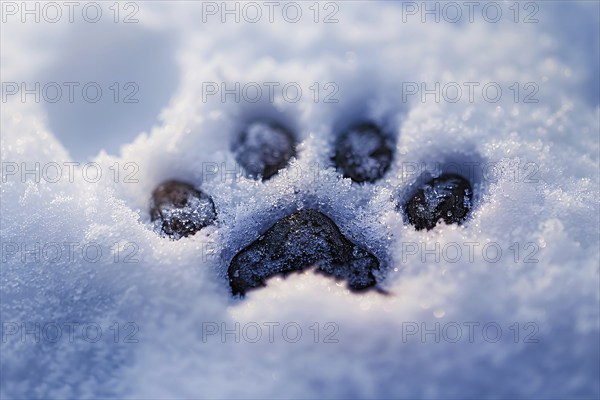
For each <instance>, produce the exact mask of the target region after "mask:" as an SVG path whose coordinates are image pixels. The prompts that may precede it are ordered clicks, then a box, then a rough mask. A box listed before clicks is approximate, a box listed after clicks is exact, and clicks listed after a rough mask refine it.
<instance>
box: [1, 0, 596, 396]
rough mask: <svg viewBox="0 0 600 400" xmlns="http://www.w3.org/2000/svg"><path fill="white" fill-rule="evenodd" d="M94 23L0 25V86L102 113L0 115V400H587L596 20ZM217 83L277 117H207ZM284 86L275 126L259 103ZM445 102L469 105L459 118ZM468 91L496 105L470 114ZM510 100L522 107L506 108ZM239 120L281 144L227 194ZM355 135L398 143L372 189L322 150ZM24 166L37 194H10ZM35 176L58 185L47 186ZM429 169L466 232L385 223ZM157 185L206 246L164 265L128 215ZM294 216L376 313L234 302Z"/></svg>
mask: <svg viewBox="0 0 600 400" xmlns="http://www.w3.org/2000/svg"><path fill="white" fill-rule="evenodd" d="M102 4H103V7H105V9H104V14H103V15H104V16H105V18H103V20H102V21H100V22H99V23H96V24H91V23H87V22H85V21H83V20H81V19H80V18H79V19H78V20H76V21H75V22H74V23H69V22H65V21H61V22H60V23H56V24H52V23H47V22H44V21H41V22H40V23H21V22H20V21H19V19H18V18H17V19H9V21H8V22H7V23H3V24H2V35H1V36H2V38H1V45H2V55H1V62H2V82H3V83H4V82H13V81H14V82H22V81H26V82H28V84H30V85H32V84H33V82H36V81H37V82H42V83H43V82H49V81H56V82H67V81H71V80H72V81H78V82H82V83H85V82H89V81H95V82H98V84H100V85H101V87H102V88H103V89H104V97H103V98H102V100H101V101H100V102H98V103H93V104H91V103H87V102H85V101H83V100H82V99H81V92H76V93H78V96H79V97H78V98H77V101H75V102H74V103H73V104H70V103H69V102H68V101H66V100H64V99H63V100H61V101H60V102H58V103H57V104H52V103H49V102H47V101H40V102H35V101H33V100H32V99H33V97H32V96H29V97H28V99H29V100H28V101H25V102H21V101H20V96H19V95H15V96H9V97H8V100H7V101H4V100H3V103H2V115H1V124H2V144H1V159H2V163H3V178H6V179H3V180H2V183H1V185H2V186H1V191H2V203H1V214H2V215H1V235H2V264H1V278H0V290H1V291H0V293H1V309H0V310H1V316H0V319H1V322H2V335H3V336H2V343H1V356H2V357H1V367H2V373H1V374H0V375H1V378H0V384H1V385H0V395H1V397H2V398H5V397H6V398H98V397H118V398H282V397H285V398H415V397H420V398H482V397H493V398H500V397H502V398H506V397H516V398H525V397H535V398H550V397H552V398H557V397H560V398H563V397H564V398H566V397H569V398H576V397H586V398H589V397H594V398H595V397H598V396H600V387H599V380H598V376H599V375H600V367H599V362H598V361H599V358H600V345H599V334H600V320H599V301H600V289H599V284H600V282H599V265H598V264H599V260H600V254H599V240H600V232H599V226H600V217H599V216H600V210H599V204H598V198H599V195H600V193H599V189H600V186H599V183H600V179H599V172H598V171H599V137H598V135H599V130H600V127H599V118H600V107H599V103H600V101H599V97H598V92H599V88H598V65H599V62H598V57H599V55H598V46H599V45H598V40H599V39H598V37H599V35H598V34H597V33H598V29H599V24H600V22H599V9H598V8H599V6H598V3H594V2H581V3H576V2H539V3H537V4H538V6H539V12H538V14H537V18H538V19H539V22H538V23H529V24H526V23H514V22H513V21H512V20H511V18H512V14H511V11H510V9H509V7H510V5H511V4H512V3H510V4H509V3H503V2H502V3H500V2H498V4H502V7H503V11H504V14H503V19H502V20H501V21H499V22H497V23H490V22H486V21H485V20H484V19H482V18H481V15H480V14H475V21H474V22H473V23H471V22H469V21H468V20H465V19H464V18H463V19H462V20H461V21H460V23H448V22H445V21H440V22H439V23H436V22H434V21H428V22H426V23H422V22H421V20H420V18H419V16H418V15H417V16H407V15H406V14H403V10H404V8H403V5H402V4H401V3H392V2H377V3H368V4H367V3H366V2H360V1H354V2H343V3H336V4H337V5H338V6H339V11H338V13H337V14H336V17H337V18H338V20H339V22H337V23H331V24H325V23H322V22H319V23H315V22H314V20H313V15H312V11H311V10H310V9H309V8H308V7H309V6H310V4H309V3H304V2H302V3H299V4H301V6H302V10H303V15H304V16H306V17H305V18H302V19H301V20H300V21H299V22H298V23H290V22H287V21H285V20H284V19H282V18H281V17H279V16H280V14H275V16H276V18H275V21H274V22H273V23H270V22H269V21H268V20H265V19H263V20H261V21H259V22H258V23H249V22H246V21H244V20H243V19H242V20H241V21H240V22H239V23H235V22H233V21H230V22H228V23H222V22H221V20H220V18H219V15H217V16H210V15H207V14H206V13H204V14H203V9H202V5H201V3H192V2H176V3H175V4H173V3H169V4H167V3H166V2H138V3H136V4H138V6H139V12H138V13H137V14H136V17H137V18H138V19H139V22H138V23H134V24H121V23H114V22H113V21H112V19H111V18H112V13H111V11H110V10H108V7H109V4H108V3H102ZM311 4H312V3H311ZM323 5H324V3H321V6H323ZM121 11H122V12H125V11H128V10H121ZM129 11H130V10H129ZM328 11H330V10H328V9H324V8H321V14H320V18H321V20H322V18H324V17H325V15H326V14H327V13H328ZM527 11H528V10H523V9H521V12H522V15H521V17H523V14H524V13H526V12H527ZM121 17H123V15H121ZM203 17H206V22H203ZM403 17H406V20H407V21H406V22H401V21H403ZM11 18H13V17H11ZM263 18H266V17H263ZM124 38H133V39H130V40H129V41H127V40H125V39H124ZM95 43H101V45H96V44H95ZM115 81H117V82H119V83H120V85H121V86H120V88H121V90H122V92H121V94H120V95H121V96H123V95H124V94H125V92H123V90H125V89H124V86H123V85H124V84H125V83H126V82H130V81H132V82H137V84H138V86H139V92H138V94H137V95H136V96H137V98H138V99H139V102H138V103H132V104H129V103H123V102H118V103H117V104H115V103H114V102H112V101H113V100H112V95H113V92H111V90H110V89H109V86H110V85H111V84H112V83H113V82H115ZM222 82H226V83H227V87H226V89H232V88H234V83H235V82H240V87H243V86H244V84H248V83H252V82H257V83H259V84H260V83H263V82H279V83H280V86H279V87H277V88H276V90H275V91H274V98H273V99H272V100H273V101H270V99H269V98H268V96H267V93H268V91H267V90H266V88H264V87H263V96H262V97H261V98H260V100H259V101H257V102H254V103H252V102H248V101H239V102H236V101H235V100H234V95H228V96H226V98H225V99H224V100H225V101H223V99H222V97H221V95H222V93H221V87H220V84H221V83H222ZM290 82H293V83H297V85H298V86H299V87H300V88H301V89H302V96H301V98H300V99H299V100H298V101H297V102H292V101H289V100H290V99H289V96H293V93H294V92H293V90H292V89H290V91H289V94H285V93H284V92H282V90H281V88H282V87H283V86H284V85H285V84H286V83H290ZM411 82H416V83H418V84H420V83H421V82H426V83H427V89H431V88H433V87H434V83H435V82H440V83H441V85H442V86H443V84H444V83H447V82H457V83H459V85H460V86H461V87H462V88H463V96H462V97H461V99H460V100H459V101H457V102H455V103H452V102H449V101H444V100H443V99H442V100H440V101H439V102H436V101H434V100H435V99H434V96H433V95H428V96H427V97H426V98H425V101H422V100H421V95H422V92H421V91H419V93H417V94H415V95H406V93H407V92H406V90H402V89H403V88H404V89H408V87H407V85H406V84H407V83H411ZM465 82H480V83H481V85H480V86H479V87H478V88H477V89H476V90H475V91H474V96H475V98H474V100H473V101H472V102H471V101H469V98H468V96H467V91H466V87H465V86H464V85H463V83H465ZM489 82H496V83H497V84H498V85H500V87H501V88H502V90H503V95H502V97H501V99H500V100H499V101H498V102H490V101H486V100H485V99H484V98H483V96H482V92H481V90H480V88H481V87H482V86H483V85H485V84H486V83H489ZM514 82H518V83H519V87H520V92H519V100H520V101H519V102H517V103H515V101H514V90H511V89H510V86H511V85H513V84H514ZM528 82H533V83H535V84H537V85H538V88H539V90H538V91H537V93H536V94H535V96H534V97H535V98H536V99H538V100H539V102H537V103H525V102H523V99H524V98H525V96H526V95H527V94H529V93H531V92H532V89H531V87H529V88H526V87H525V84H527V83H528ZM207 83H216V85H217V88H218V93H217V94H215V95H208V94H207V89H208V87H207ZM315 83H318V84H319V85H318V88H319V100H318V101H317V102H315V97H314V95H315V90H314V89H310V88H311V87H313V88H314V87H315V86H313V85H314V84H315ZM327 83H332V84H333V85H330V86H327V87H326V86H325V85H326V84H327ZM403 84H404V86H403ZM29 87H32V86H28V88H29ZM211 88H214V87H212V86H211ZM411 88H413V87H412V86H411ZM3 90H4V88H3ZM65 93H66V92H65ZM127 93H129V92H127ZM492 93H493V92H492V90H490V95H491V94H492ZM4 94H5V93H3V95H4ZM328 95H329V96H330V99H337V100H338V102H337V103H332V102H325V97H326V96H328ZM286 96H288V98H286ZM448 96H451V95H450V92H448ZM111 102H112V103H111ZM259 118H261V119H264V120H269V121H275V122H277V123H279V124H281V125H282V126H285V127H287V128H289V129H290V131H291V132H294V135H295V138H296V139H297V140H298V146H297V149H296V150H297V154H296V156H295V157H294V158H292V159H291V160H290V163H289V165H288V167H287V168H286V169H285V170H284V171H283V172H282V173H280V174H279V175H275V176H273V177H272V178H270V179H269V180H268V181H265V182H261V181H257V180H254V179H250V178H246V177H245V176H244V174H243V171H242V170H241V169H240V168H239V166H237V165H236V163H235V156H234V154H233V153H232V152H231V150H230V148H231V143H232V140H234V137H235V135H238V134H239V132H240V131H241V129H242V128H243V127H244V126H246V125H247V124H248V123H249V122H251V121H255V120H257V119H259ZM364 120H368V121H373V122H374V123H376V124H378V125H380V126H381V127H382V130H383V131H385V132H389V133H390V134H391V135H395V137H396V139H395V154H394V159H393V161H392V164H391V166H390V168H389V170H388V171H387V172H386V174H385V175H384V177H383V178H382V179H381V180H379V181H377V182H375V183H373V184H356V183H352V182H351V181H350V180H349V179H341V178H340V176H339V173H338V172H337V171H336V169H335V167H334V166H333V165H332V164H331V156H332V155H333V154H334V148H333V146H334V143H335V137H336V134H337V133H338V132H340V131H341V130H342V129H344V128H346V127H348V126H350V125H352V124H353V123H356V122H357V121H364ZM69 162H77V163H79V166H76V167H74V168H73V170H72V174H69V173H68V172H69V171H70V170H69V167H68V164H64V163H69ZM91 162H94V163H97V164H93V165H92V164H89V163H91ZM23 163H25V164H23ZM35 163H39V164H40V171H41V172H40V175H41V179H37V178H36V177H35V176H34V175H33V174H29V175H27V176H25V177H22V176H21V172H22V170H23V166H24V167H26V168H27V169H32V168H33V167H34V164H35ZM51 163H57V164H58V166H59V167H60V170H59V171H61V173H62V174H61V175H60V179H57V181H55V182H54V180H53V179H44V177H46V178H48V177H50V178H52V177H54V175H53V174H54V171H55V170H56V165H54V166H53V167H48V166H49V165H50V164H51ZM117 163H118V164H117ZM128 163H129V164H128ZM13 167H16V168H18V170H17V172H16V173H15V174H14V175H10V174H9V171H10V170H11V169H10V168H13ZM44 167H47V168H46V169H45V172H43V171H44V169H43V168H44ZM84 167H86V168H84ZM451 168H458V169H460V171H459V172H461V173H462V174H463V175H465V174H466V175H468V176H469V177H470V178H471V181H472V182H471V183H472V184H473V189H474V199H473V200H474V202H473V203H474V204H473V209H472V211H471V213H472V214H471V217H470V219H469V220H468V221H467V223H465V225H464V226H461V227H459V226H456V225H444V224H438V226H436V227H435V228H434V229H433V230H431V231H426V230H423V231H416V230H415V229H414V228H413V227H411V226H410V225H407V224H406V223H405V221H404V219H403V215H402V212H401V211H399V210H398V207H397V206H398V204H401V202H402V199H403V196H406V195H407V193H408V192H410V190H411V188H413V187H414V185H418V184H419V182H420V179H422V178H420V176H421V172H423V171H435V170H440V171H447V172H448V170H450V169H451ZM98 169H99V170H100V171H101V172H102V176H101V178H100V179H99V180H98V181H97V182H96V181H95V180H96V179H95V171H96V170H98ZM115 171H118V172H119V174H118V176H117V175H116V172H115ZM454 172H457V171H454ZM434 174H435V173H434ZM23 178H25V179H23ZM168 179H178V180H182V181H187V182H191V183H193V184H194V185H197V186H198V187H199V188H201V190H202V191H203V192H204V193H206V194H208V195H210V196H211V197H212V199H213V201H214V204H215V209H216V212H217V223H216V224H214V225H210V226H207V227H205V228H203V229H202V230H201V231H200V232H198V233H197V234H196V235H194V236H191V237H187V238H182V239H181V240H178V241H172V240H169V239H168V238H164V237H161V236H160V235H158V234H157V233H156V232H155V231H154V229H153V228H154V227H153V224H152V222H151V220H150V213H149V207H150V197H151V193H152V191H153V190H154V189H155V188H156V186H157V185H159V184H160V183H162V182H164V181H166V180H168ZM51 181H52V182H51ZM304 208H314V209H318V210H320V211H321V212H323V213H324V214H326V215H327V216H328V217H330V218H331V219H332V220H333V221H334V222H335V223H336V224H337V225H338V226H339V228H340V231H341V232H342V233H343V234H344V236H346V237H347V238H348V239H349V240H351V241H352V242H353V243H355V244H358V245H360V246H361V247H363V248H364V249H366V250H368V251H369V252H370V253H372V254H374V255H375V256H377V258H378V259H379V260H380V264H381V267H382V276H380V277H379V282H380V287H381V288H382V292H366V293H360V294H356V293H351V292H349V291H348V290H347V288H346V287H345V286H344V285H343V284H339V282H336V281H335V280H332V279H329V278H327V277H324V276H321V275H316V274H314V273H313V272H312V271H307V272H305V273H302V274H292V275H290V276H288V277H287V278H285V279H284V278H281V277H276V278H273V279H271V280H269V282H268V286H267V287H266V288H263V289H258V290H255V291H252V292H251V293H248V295H247V296H246V297H245V298H244V299H243V300H240V299H234V298H232V297H231V295H230V292H229V286H228V280H227V268H228V266H229V263H230V261H231V259H232V258H233V257H234V256H235V254H236V253H237V252H238V251H240V250H241V249H243V248H244V247H246V246H248V245H249V244H250V243H252V242H254V241H255V240H256V239H257V238H258V237H259V236H260V234H262V233H263V232H265V231H266V230H267V229H268V228H269V227H271V226H272V225H273V224H275V222H276V221H277V220H279V219H280V218H283V217H285V216H287V215H289V214H291V213H292V212H294V211H296V210H299V209H304ZM73 243H74V244H73ZM36 245H37V246H38V247H39V248H44V249H45V250H44V251H45V253H42V252H41V251H35V246H36ZM436 246H437V247H436ZM438 248H439V251H436V249H438ZM457 248H458V249H460V251H461V252H462V254H461V256H460V257H459V258H458V259H457V260H455V259H454V258H455V254H456V251H457ZM498 248H499V249H500V250H501V251H502V254H501V256H500V257H497V254H496V252H495V250H497V249H498ZM32 249H34V250H33V251H31V250H32ZM70 249H72V250H70ZM98 249H100V253H99V255H100V256H99V257H96V256H95V254H96V253H95V251H97V250H98ZM431 249H434V250H433V253H432V252H431ZM483 249H486V251H483ZM517 249H518V250H519V251H518V252H517ZM28 251H29V252H28ZM59 251H60V252H59ZM427 251H429V253H427ZM58 252H59V253H58ZM57 254H58V256H56V257H55V255H57ZM36 256H37V259H36ZM71 323H72V324H75V323H77V324H78V327H73V331H74V335H73V340H70V335H69V333H70V331H69V330H68V329H69V328H68V325H65V324H71ZM437 323H439V325H436V324H437ZM23 324H24V325H23ZM36 324H39V327H40V328H39V329H36ZM53 324H56V325H58V326H59V327H60V329H61V332H62V336H61V337H60V339H58V340H55V341H53V340H50V339H52V338H53V337H54V333H55V329H56V326H55V325H53ZM236 324H239V325H236ZM71 326H74V325H71ZM236 326H237V327H239V329H238V328H236ZM256 326H259V327H260V329H261V333H262V335H261V336H260V340H257V341H256V342H253V340H252V339H253V338H254V336H255V335H254V332H255V331H256ZM438 326H439V328H437V327H438ZM457 326H458V327H460V329H461V336H460V338H459V339H458V340H453V339H454V338H455V334H454V333H455V331H456V327H457ZM82 327H85V328H89V329H88V332H87V333H82V332H81V328H82ZM90 327H91V328H90ZM97 327H100V329H101V330H102V335H101V337H100V338H98V340H97V341H95V342H93V340H90V339H95V336H94V332H95V330H97ZM284 327H285V329H284ZM298 327H299V328H300V329H301V331H302V333H301V335H299V336H300V337H299V338H298V340H297V341H295V339H296V332H297V328H298ZM484 327H485V329H484ZM497 327H500V329H501V330H502V334H501V335H500V336H499V337H498V338H497V340H496V329H497ZM116 328H118V333H119V334H118V337H117V335H116V331H117V329H116ZM236 329H238V331H239V332H237V333H236ZM270 329H272V330H273V331H272V332H271V331H270ZM415 329H416V331H415ZM436 329H437V332H438V333H437V336H436V333H431V332H432V331H433V332H435V331H436ZM470 329H472V331H471V330H470ZM15 330H16V333H15ZM25 330H27V331H29V332H31V331H33V332H38V336H40V340H39V341H38V342H36V340H35V339H36V337H35V335H36V333H27V334H23V332H24V331H25ZM215 330H216V331H215ZM426 330H428V331H429V332H430V333H427V331H426ZM517 331H518V337H517V335H516V332H517ZM228 332H229V333H228ZM232 332H233V333H232ZM298 332H299V331H298ZM415 332H416V333H415ZM270 333H273V334H272V335H270ZM316 333H318V334H319V335H318V338H317V340H315V338H316V336H315V335H316ZM471 333H472V335H471ZM471 336H472V337H471ZM436 338H439V340H436ZM86 339H87V340H86ZM236 339H239V340H236ZM271 339H272V340H271ZM471 339H472V340H471ZM90 341H92V342H90ZM315 342H316V343H315Z"/></svg>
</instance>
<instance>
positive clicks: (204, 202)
mask: <svg viewBox="0 0 600 400" xmlns="http://www.w3.org/2000/svg"><path fill="white" fill-rule="evenodd" d="M334 143H335V144H334V146H335V149H334V155H333V157H332V158H331V160H330V161H331V163H332V165H334V166H335V167H336V168H337V171H338V173H339V174H340V175H342V176H343V177H346V178H350V179H351V180H352V181H353V182H354V183H355V184H367V185H376V184H377V181H378V180H379V179H381V178H382V177H383V176H384V175H385V174H386V173H387V172H388V170H389V168H390V165H391V163H392V160H393V157H394V143H393V141H392V140H391V139H390V136H389V135H386V134H385V133H384V132H383V131H382V129H381V128H380V127H379V126H377V125H376V124H374V123H372V122H360V123H357V124H355V125H353V126H351V127H349V128H347V129H346V130H344V131H342V132H340V133H339V134H338V135H337V138H336V140H335V142H334ZM230 150H231V152H232V153H233V154H234V156H235V159H236V161H237V162H238V163H239V164H240V165H241V167H242V168H243V169H244V171H245V174H246V176H247V177H249V178H251V179H255V180H260V181H262V183H263V184H265V185H268V184H269V182H268V180H269V179H270V178H271V177H273V176H274V175H275V174H277V173H278V172H279V171H280V170H282V169H284V168H286V166H287V165H288V163H289V161H290V159H291V158H292V157H294V156H295V155H296V137H295V135H294V134H293V133H292V132H291V131H290V130H289V129H287V128H286V127H284V126H282V125H280V124H278V123H275V122H271V121H256V122H253V123H250V124H248V125H247V126H246V127H245V128H244V129H243V130H242V132H240V133H239V135H238V136H237V140H236V141H235V143H234V144H233V145H232V147H231V148H230ZM417 181H418V182H419V184H418V185H416V186H413V188H412V189H411V190H412V191H411V192H410V193H409V196H406V198H405V200H402V201H398V200H397V199H396V200H395V201H396V203H397V209H398V210H399V211H400V212H401V213H402V215H403V217H404V220H405V222H406V223H407V224H410V225H412V226H413V227H414V229H416V230H423V229H426V230H431V229H433V228H434V227H435V226H436V225H437V224H438V223H445V224H462V223H463V222H465V221H466V220H467V219H468V217H469V214H470V212H471V210H472V208H473V188H472V185H471V182H469V180H468V179H466V178H465V177H463V176H461V175H459V174H456V173H443V172H442V173H441V174H439V175H438V176H432V177H429V178H427V177H426V178H425V179H420V180H417ZM150 214H151V218H152V221H153V222H154V226H155V230H156V231H157V232H158V233H159V234H161V235H163V236H166V237H169V238H170V239H172V240H179V239H181V238H184V237H187V236H190V235H194V234H195V233H196V232H198V231H199V230H201V229H202V228H204V227H206V226H208V225H210V224H213V223H215V221H216V220H217V212H216V210H215V206H214V204H213V200H212V198H211V197H210V196H209V195H208V194H206V193H204V192H202V191H201V190H200V188H197V187H194V186H193V185H192V184H191V183H188V182H181V181H177V180H171V181H168V182H164V183H162V184H161V185H159V186H158V187H157V188H156V189H155V190H154V192H153V194H152V200H151V209H150ZM309 268H312V269H314V270H315V272H317V273H320V274H324V275H327V276H330V277H334V278H336V279H338V280H343V281H345V282H346V284H347V287H348V288H349V289H350V290H351V291H354V292H357V291H363V290H367V289H370V288H374V287H375V286H376V285H377V279H376V273H377V271H379V269H380V261H379V260H378V259H377V257H376V256H375V255H373V254H372V253H370V252H369V251H368V250H367V249H365V248H364V247H363V246H361V245H360V244H357V243H353V242H352V241H351V240H349V239H348V238H347V237H345V236H344V235H343V234H342V232H341V231H340V229H339V227H338V226H337V225H336V224H335V223H334V221H333V220H331V218H329V217H328V216H327V215H325V214H324V213H323V212H321V211H319V210H315V209H302V210H298V211H295V212H293V213H291V214H289V215H287V216H285V217H284V218H281V219H280V220H279V221H277V222H276V223H275V224H274V225H273V226H271V227H270V228H268V229H266V230H265V231H264V232H262V234H261V235H260V236H259V237H258V238H256V239H255V240H254V242H252V243H251V244H249V245H248V246H246V247H245V248H243V249H241V250H240V251H239V252H238V253H237V254H236V255H235V256H234V257H233V258H232V259H231V261H230V263H229V267H228V269H227V275H228V278H229V285H230V289H231V293H232V294H233V295H234V296H236V295H241V296H243V295H244V294H246V293H247V292H248V291H250V290H254V289H256V288H260V287H263V286H265V285H266V284H265V282H266V280H267V279H268V278H270V277H272V276H274V275H283V276H285V275H288V274H290V273H294V272H299V271H303V270H306V269H309Z"/></svg>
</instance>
